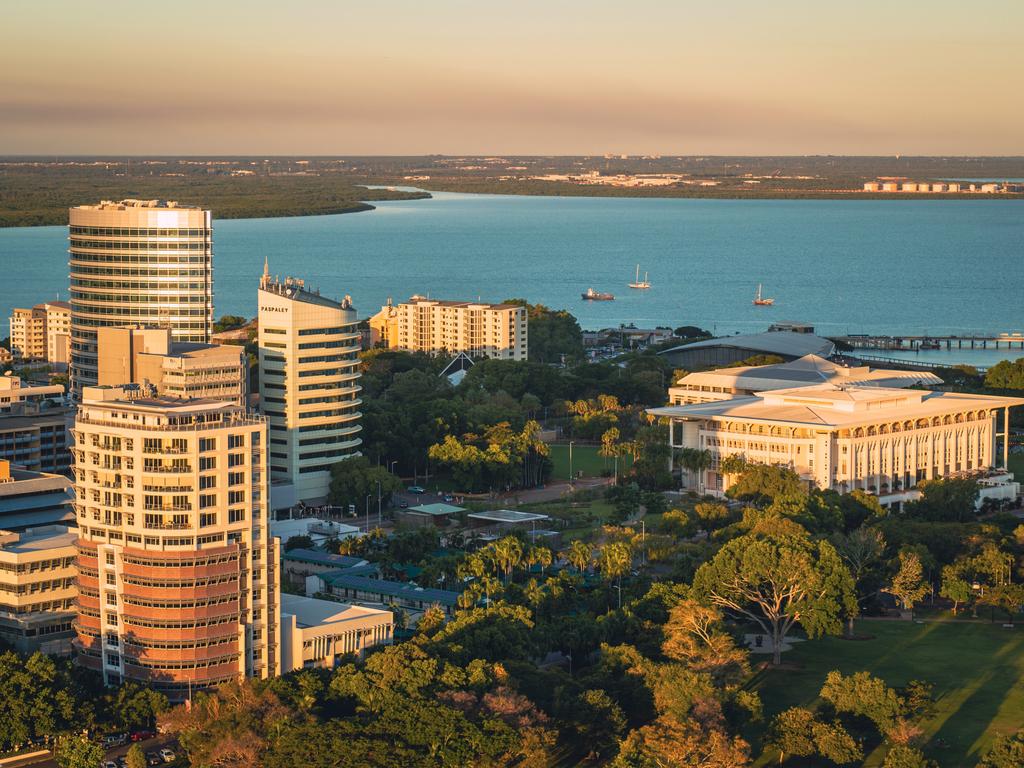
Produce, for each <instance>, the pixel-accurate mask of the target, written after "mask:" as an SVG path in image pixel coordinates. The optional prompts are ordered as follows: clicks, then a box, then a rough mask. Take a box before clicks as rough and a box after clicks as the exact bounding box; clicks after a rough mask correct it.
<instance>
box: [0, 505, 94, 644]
mask: <svg viewBox="0 0 1024 768" xmlns="http://www.w3.org/2000/svg"><path fill="white" fill-rule="evenodd" d="M77 538H78V534H77V532H76V531H75V530H74V529H73V528H67V527H66V526H63V525H48V526H42V527H38V528H29V529H27V530H24V531H22V532H20V533H12V532H11V531H4V530H0V640H4V641H6V642H7V643H10V644H11V645H12V646H14V648H15V649H16V650H17V651H19V652H20V653H25V654H29V653H34V652H36V651H42V652H43V653H49V654H55V655H65V654H70V653H71V638H72V636H73V634H74V633H73V630H72V626H71V625H72V620H73V619H74V617H75V597H76V595H77V589H76V586H75V554H76V549H75V540H76V539H77Z"/></svg>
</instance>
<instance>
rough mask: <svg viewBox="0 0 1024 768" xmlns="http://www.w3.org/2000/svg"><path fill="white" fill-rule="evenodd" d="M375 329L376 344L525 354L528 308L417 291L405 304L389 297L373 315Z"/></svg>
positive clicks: (502, 356)
mask: <svg viewBox="0 0 1024 768" xmlns="http://www.w3.org/2000/svg"><path fill="white" fill-rule="evenodd" d="M370 332H371V336H370V339H371V341H372V342H373V343H374V344H378V343H380V344H383V345H384V346H386V347H388V348H389V349H403V350H407V351H410V352H426V353H428V354H443V353H457V352H465V353H466V354H468V355H472V356H474V357H491V358H496V359H498V360H525V359H526V351H527V320H526V309H525V308H524V307H520V306H518V305H516V304H488V303H486V302H482V301H476V302H472V301H440V300H437V299H429V298H426V297H424V296H413V297H412V298H411V299H409V301H407V302H404V303H401V304H393V303H391V301H390V300H389V301H388V303H387V305H385V306H383V307H381V310H380V312H378V313H377V314H376V315H374V316H373V317H372V318H370Z"/></svg>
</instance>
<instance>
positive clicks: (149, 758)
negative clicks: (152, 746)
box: [146, 752, 164, 765]
mask: <svg viewBox="0 0 1024 768" xmlns="http://www.w3.org/2000/svg"><path fill="white" fill-rule="evenodd" d="M163 762H164V759H163V758H162V757H160V754H159V753H158V752H147V753H146V765H163Z"/></svg>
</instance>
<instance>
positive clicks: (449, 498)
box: [444, 493, 454, 504]
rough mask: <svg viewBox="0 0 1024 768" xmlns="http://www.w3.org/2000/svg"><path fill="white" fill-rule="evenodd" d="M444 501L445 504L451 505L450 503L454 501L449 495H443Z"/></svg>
mask: <svg viewBox="0 0 1024 768" xmlns="http://www.w3.org/2000/svg"><path fill="white" fill-rule="evenodd" d="M444 500H445V502H446V503H448V504H451V503H452V501H454V499H453V498H452V495H451V494H450V493H446V494H445V495H444Z"/></svg>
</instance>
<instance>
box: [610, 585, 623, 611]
mask: <svg viewBox="0 0 1024 768" xmlns="http://www.w3.org/2000/svg"><path fill="white" fill-rule="evenodd" d="M612 588H613V589H617V590H619V610H620V611H621V610H622V585H621V584H612Z"/></svg>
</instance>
